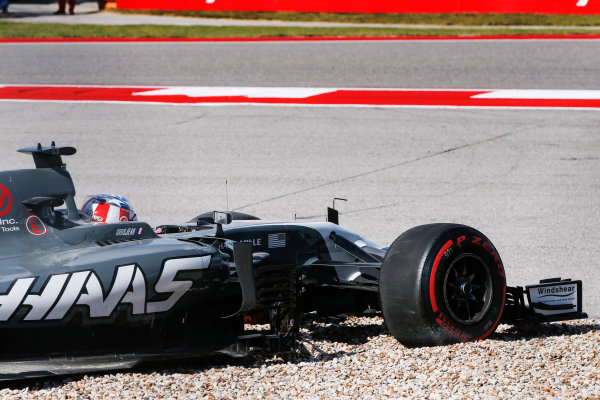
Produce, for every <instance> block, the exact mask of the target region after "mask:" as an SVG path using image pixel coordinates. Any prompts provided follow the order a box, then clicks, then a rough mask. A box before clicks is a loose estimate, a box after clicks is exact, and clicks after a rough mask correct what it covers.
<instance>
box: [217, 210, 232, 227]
mask: <svg viewBox="0 0 600 400" xmlns="http://www.w3.org/2000/svg"><path fill="white" fill-rule="evenodd" d="M213 220H214V221H215V224H223V225H227V224H230V223H231V221H233V216H232V215H231V213H230V212H227V211H214V212H213Z"/></svg>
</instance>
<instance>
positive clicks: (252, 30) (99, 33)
mask: <svg viewBox="0 0 600 400" xmlns="http://www.w3.org/2000/svg"><path fill="white" fill-rule="evenodd" d="M589 33H590V32H589V31H588V30H584V29H567V28H565V29H551V30H543V29H542V30H539V29H508V28H506V29H485V28H478V29H469V28H458V29H457V28H453V29H444V28H423V29H420V28H417V29H415V28H366V27H365V28H363V27H358V28H354V27H352V28H303V27H265V26H263V27H252V26H222V27H221V26H173V25H125V26H114V25H71V24H45V23H35V24H34V23H23V22H9V21H0V37H2V38H160V37H165V38H186V37H198V38H217V37H223V38H227V37H289V36H469V35H543V34H552V35H561V34H589Z"/></svg>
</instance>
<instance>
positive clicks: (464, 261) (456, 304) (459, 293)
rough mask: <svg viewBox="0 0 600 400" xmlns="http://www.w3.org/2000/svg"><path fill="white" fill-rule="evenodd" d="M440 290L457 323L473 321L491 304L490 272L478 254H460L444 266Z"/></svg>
mask: <svg viewBox="0 0 600 400" xmlns="http://www.w3.org/2000/svg"><path fill="white" fill-rule="evenodd" d="M443 290H444V302H445V303H446V308H447V309H448V313H449V314H450V315H451V316H452V318H454V319H455V320H456V321H457V322H459V323H461V324H465V325H472V324H476V323H478V322H479V321H481V320H482V319H483V317H484V316H485V315H486V313H487V312H488V310H489V309H490V306H491V304H492V275H491V274H490V270H489V269H488V268H487V266H486V264H485V262H484V261H483V259H482V258H481V257H479V256H478V255H476V254H472V253H465V254H461V255H460V256H458V257H457V258H456V259H455V260H454V261H452V263H451V264H450V267H448V270H447V271H446V275H445V277H444V282H443Z"/></svg>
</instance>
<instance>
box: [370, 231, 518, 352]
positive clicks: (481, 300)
mask: <svg viewBox="0 0 600 400" xmlns="http://www.w3.org/2000/svg"><path fill="white" fill-rule="evenodd" d="M505 297H506V279H505V276H504V267H503V264H502V260H501V259H500V255H499V254H498V251H497V250H496V248H495V247H494V245H493V244H492V242H491V241H490V240H489V239H488V238H487V237H485V235H483V234H482V233H481V232H479V231H477V230H476V229H473V228H471V227H468V226H465V225H456V224H431V225H422V226H417V227H415V228H412V229H410V230H408V231H406V232H404V233H403V234H402V235H401V236H399V237H398V238H397V239H396V240H395V241H394V243H392V245H391V246H390V249H389V250H388V252H387V254H386V256H385V258H384V260H383V264H382V267H381V273H380V278H379V299H380V302H381V309H382V311H383V317H384V319H385V322H386V325H387V326H388V328H389V330H390V332H391V334H392V335H393V336H394V337H395V338H396V339H397V340H398V341H399V342H400V343H402V344H404V345H405V346H409V347H417V346H435V345H443V344H451V343H457V342H466V341H474V340H479V339H484V338H486V337H488V336H489V335H490V334H491V333H492V332H494V330H495V329H496V327H497V326H498V322H499V321H500V318H501V316H502V311H503V308H504V301H505Z"/></svg>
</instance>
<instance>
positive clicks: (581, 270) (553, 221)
mask: <svg viewBox="0 0 600 400" xmlns="http://www.w3.org/2000/svg"><path fill="white" fill-rule="evenodd" d="M0 109H1V110H2V115H3V123H2V146H1V147H0V169H2V170H5V169H19V168H30V167H32V166H33V165H32V162H31V159H30V157H26V156H24V155H21V154H18V153H17V152H16V149H18V148H22V147H26V146H30V145H35V144H36V143H37V142H42V143H43V144H49V142H50V141H51V140H55V141H56V142H57V144H59V145H71V146H75V147H76V148H77V149H78V153H77V154H76V155H75V156H73V157H68V158H66V159H65V161H66V162H67V164H68V169H69V170H70V172H71V174H72V175H73V178H74V180H75V184H76V189H77V193H78V194H77V200H78V204H83V200H84V199H85V197H86V196H88V195H92V194H96V193H105V192H108V193H118V194H121V195H124V196H126V197H127V198H128V199H129V200H130V201H131V203H132V204H133V207H134V209H135V212H136V213H137V214H138V216H140V219H141V220H145V221H147V222H149V223H150V224H151V225H158V224H163V223H178V222H183V221H187V220H189V219H191V218H192V217H193V216H195V215H197V214H200V213H202V212H205V211H208V210H215V209H216V210H224V209H226V208H227V207H228V206H229V209H238V210H240V211H244V212H247V213H250V214H254V215H256V216H258V217H261V218H264V219H270V220H290V219H294V218H298V219H305V218H308V219H313V220H324V219H325V214H326V213H325V208H326V207H327V206H329V205H331V202H332V200H333V198H334V197H342V198H346V199H348V202H346V203H343V202H337V203H336V204H337V206H338V208H339V209H340V211H341V213H342V215H341V217H340V219H341V224H342V225H343V226H346V227H348V228H349V229H351V230H354V231H356V232H358V233H361V234H363V235H364V236H365V237H367V238H370V239H374V240H378V241H380V242H383V243H386V244H390V243H391V242H392V241H393V240H394V239H395V238H396V237H397V236H398V235H400V234H401V233H402V232H403V231H404V230H406V229H408V228H411V227H413V226H415V225H419V224H425V223H432V222H457V223H464V224H467V225H472V226H474V227H475V228H477V229H479V230H481V231H482V232H484V233H485V234H486V235H487V236H488V237H489V238H490V239H491V240H492V241H493V242H494V244H495V245H496V247H497V248H498V250H499V252H500V255H501V257H502V258H503V261H504V264H505V267H506V273H507V278H508V284H510V285H525V284H530V283H536V282H537V281H538V280H539V279H541V278H551V277H558V276H560V277H562V278H573V279H581V280H583V299H584V311H586V312H588V313H589V314H590V315H591V316H596V317H597V316H599V315H600V295H599V294H598V293H597V292H596V290H595V288H597V287H599V286H600V273H599V272H598V271H599V270H598V268H597V264H598V256H599V255H600V228H599V227H598V226H599V225H598V219H599V217H600V212H599V211H600V205H599V204H598V201H597V199H598V198H599V197H600V184H599V182H600V179H599V178H600V176H599V175H600V172H599V171H600V159H599V157H600V156H598V152H597V149H598V148H599V146H600V137H599V136H598V133H597V127H598V122H599V121H600V115H599V114H598V112H597V111H593V110H558V111H557V110H506V109H496V110H487V109H391V108H321V107H310V108H309V107H295V106H288V107H270V106H265V105H263V106H258V107H257V106H248V105H246V106H222V107H171V106H161V105H144V104H132V105H124V104H82V103H79V104H77V103H61V104H56V103H54V104H53V103H35V105H32V103H12V102H5V103H1V104H0ZM226 181H227V187H226V184H225V182H226Z"/></svg>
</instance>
